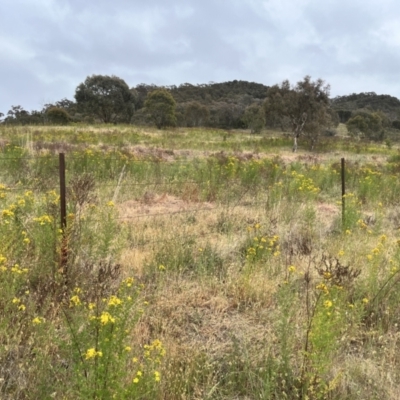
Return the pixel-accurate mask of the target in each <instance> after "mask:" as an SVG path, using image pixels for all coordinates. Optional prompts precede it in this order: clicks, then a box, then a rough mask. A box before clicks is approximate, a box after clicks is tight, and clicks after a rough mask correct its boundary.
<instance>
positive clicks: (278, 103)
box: [264, 76, 331, 151]
mask: <svg viewBox="0 0 400 400" xmlns="http://www.w3.org/2000/svg"><path fill="white" fill-rule="evenodd" d="M329 90H330V87H329V85H325V82H324V81H323V80H322V79H318V80H316V81H315V82H313V81H312V80H311V77H310V76H306V77H305V78H304V79H303V80H302V81H300V82H298V83H297V84H296V85H295V86H291V85H290V83H289V81H287V80H286V81H284V82H282V84H281V85H275V86H272V87H271V88H270V89H269V90H268V92H267V98H266V100H265V102H264V110H265V113H266V117H267V120H268V119H271V120H279V121H280V122H281V123H282V125H283V126H284V125H289V126H290V128H291V129H292V133H293V139H294V145H293V151H296V150H297V139H298V138H299V137H300V136H304V137H306V138H307V139H308V141H309V143H310V146H311V148H313V147H314V145H315V143H316V141H317V139H318V137H319V135H320V134H321V132H322V130H323V129H324V128H327V127H329V126H330V124H331V113H330V106H329Z"/></svg>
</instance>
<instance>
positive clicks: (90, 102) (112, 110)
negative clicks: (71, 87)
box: [75, 75, 135, 123]
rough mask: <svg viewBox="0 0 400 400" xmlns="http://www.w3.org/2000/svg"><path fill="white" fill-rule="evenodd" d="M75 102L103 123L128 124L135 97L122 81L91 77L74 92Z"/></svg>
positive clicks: (114, 77)
mask: <svg viewBox="0 0 400 400" xmlns="http://www.w3.org/2000/svg"><path fill="white" fill-rule="evenodd" d="M75 100H76V102H77V104H78V106H79V107H81V108H82V109H83V110H84V111H85V113H87V114H89V115H93V116H95V117H97V118H99V119H100V120H101V121H102V122H104V123H110V122H114V123H116V122H130V120H131V118H132V116H133V113H134V110H135V104H134V103H135V96H134V94H133V93H132V91H131V90H130V89H129V86H128V85H127V84H126V83H125V81H124V80H122V79H121V78H118V77H116V76H107V75H92V76H88V77H87V78H86V80H85V82H83V83H81V84H80V85H79V86H78V87H77V88H76V91H75Z"/></svg>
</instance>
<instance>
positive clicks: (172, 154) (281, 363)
mask: <svg viewBox="0 0 400 400" xmlns="http://www.w3.org/2000/svg"><path fill="white" fill-rule="evenodd" d="M0 135H1V136H0V213H1V215H0V288H1V293H2V296H1V297H0V313H1V319H0V321H1V322H0V398H1V399H47V398H49V399H50V398H60V399H89V398H91V399H112V398H116V399H171V400H174V399H285V398H287V399H398V398H399V395H400V369H399V363H400V350H399V349H398V340H399V339H400V333H399V326H400V325H399V324H400V306H399V304H400V291H399V286H400V231H399V229H400V206H399V198H400V197H399V195H400V180H399V172H400V153H399V150H398V149H397V148H396V147H395V146H391V145H387V144H386V145H385V144H376V143H366V142H365V143H364V142H353V141H351V139H349V138H346V137H338V138H325V139H323V141H322V143H321V144H320V146H319V148H318V149H317V151H316V152H308V151H306V150H304V148H303V149H300V151H299V152H298V153H296V154H293V153H292V152H291V151H290V149H291V140H290V137H285V136H283V135H282V134H280V133H277V132H266V133H264V134H263V135H249V134H248V132H245V131H240V132H239V131H229V132H227V131H218V130H204V129H176V130H171V131H167V130H166V131H157V130H152V129H150V128H148V129H140V128H135V127H129V126H126V127H114V126H74V127H4V126H2V127H0ZM59 152H64V153H65V159H66V175H67V228H66V230H65V231H64V232H63V231H62V230H60V216H59V214H60V211H59V208H60V198H59V175H58V153H59ZM341 157H345V159H346V187H347V195H346V198H345V201H346V212H345V215H344V218H343V216H342V209H341V201H342V196H341V181H340V159H341Z"/></svg>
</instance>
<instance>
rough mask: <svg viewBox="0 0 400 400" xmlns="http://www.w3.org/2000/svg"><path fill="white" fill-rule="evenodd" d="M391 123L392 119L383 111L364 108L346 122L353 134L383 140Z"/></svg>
mask: <svg viewBox="0 0 400 400" xmlns="http://www.w3.org/2000/svg"><path fill="white" fill-rule="evenodd" d="M389 125H390V121H389V119H388V118H387V117H386V116H385V114H384V113H383V112H381V111H376V112H368V111H362V110H359V111H358V112H357V113H355V115H354V116H353V117H352V118H350V119H349V120H348V121H347V123H346V126H347V129H348V131H349V133H350V134H351V135H353V136H359V137H365V138H368V139H372V140H383V139H384V137H385V134H386V131H385V130H386V128H387V127H388V126H389Z"/></svg>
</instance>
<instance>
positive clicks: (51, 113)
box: [46, 107, 71, 125]
mask: <svg viewBox="0 0 400 400" xmlns="http://www.w3.org/2000/svg"><path fill="white" fill-rule="evenodd" d="M46 117H47V120H48V122H50V123H51V124H55V125H67V124H68V123H69V122H70V120H71V117H70V116H69V114H68V113H67V111H65V110H64V109H63V108H61V107H50V108H48V109H47V110H46Z"/></svg>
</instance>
